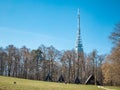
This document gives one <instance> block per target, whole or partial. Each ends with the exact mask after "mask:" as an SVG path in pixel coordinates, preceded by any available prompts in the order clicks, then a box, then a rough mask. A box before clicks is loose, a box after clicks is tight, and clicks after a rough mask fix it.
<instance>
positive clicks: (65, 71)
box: [0, 24, 120, 85]
mask: <svg viewBox="0 0 120 90" xmlns="http://www.w3.org/2000/svg"><path fill="white" fill-rule="evenodd" d="M110 39H111V40H112V41H113V43H114V46H113V49H112V51H111V53H110V54H109V55H98V51H97V50H93V51H92V52H90V53H88V54H85V53H84V54H82V55H81V54H80V55H79V57H81V58H79V60H76V53H75V50H74V49H73V50H65V51H59V50H57V49H56V48H55V47H54V46H49V47H46V46H44V45H40V46H39V47H38V49H34V50H31V49H29V48H27V47H26V46H23V47H21V48H17V47H15V46H14V45H8V46H7V47H6V48H3V47H0V75H3V76H12V77H18V78H25V79H32V80H43V81H44V80H46V77H47V76H48V75H50V76H51V80H52V81H55V82H56V81H58V79H59V77H60V76H61V75H62V76H63V77H64V79H65V81H66V82H69V83H74V81H75V78H76V77H78V78H80V81H81V83H83V84H84V83H85V81H86V80H87V79H88V77H89V76H90V75H91V74H92V75H94V77H95V84H96V82H99V83H100V84H101V85H103V84H106V85H120V79H119V78H120V69H119V68H120V24H117V25H116V26H115V30H114V31H113V32H112V33H111V35H110Z"/></svg>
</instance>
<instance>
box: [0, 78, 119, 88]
mask: <svg viewBox="0 0 120 90" xmlns="http://www.w3.org/2000/svg"><path fill="white" fill-rule="evenodd" d="M14 82H16V84H14ZM111 88H113V87H111ZM0 90H103V89H101V88H98V87H97V86H95V85H76V84H65V83H54V82H44V81H35V80H26V79H19V78H11V77H3V76H0ZM115 90H120V88H115Z"/></svg>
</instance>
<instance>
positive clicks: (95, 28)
mask: <svg viewBox="0 0 120 90" xmlns="http://www.w3.org/2000/svg"><path fill="white" fill-rule="evenodd" d="M78 8H79V9H80V29H81V39H82V44H83V49H84V52H85V53H89V52H91V51H92V50H94V49H96V50H97V51H98V53H100V54H108V53H110V51H111V48H112V43H111V41H110V40H109V38H108V37H109V36H110V33H111V32H112V31H113V29H114V26H115V24H117V23H118V22H120V0H0V47H4V48H5V47H6V46H8V45H10V44H13V45H15V46H16V47H18V48H21V47H22V46H24V45H25V46H26V47H28V48H30V49H37V48H38V47H39V46H40V45H41V44H44V45H45V46H50V45H53V46H54V47H55V48H57V49H58V50H71V49H74V48H75V42H76V36H77V9H78Z"/></svg>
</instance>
